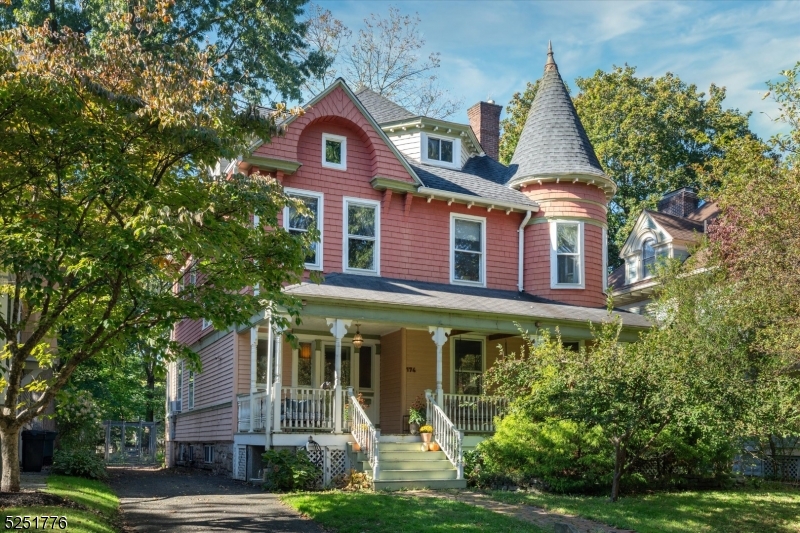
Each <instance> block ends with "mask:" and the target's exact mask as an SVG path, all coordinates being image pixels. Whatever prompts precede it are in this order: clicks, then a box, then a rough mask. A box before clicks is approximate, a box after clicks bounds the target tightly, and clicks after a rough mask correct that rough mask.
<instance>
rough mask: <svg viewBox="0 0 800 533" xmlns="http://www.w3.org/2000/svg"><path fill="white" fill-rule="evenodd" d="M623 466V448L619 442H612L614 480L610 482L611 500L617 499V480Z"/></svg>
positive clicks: (618, 480) (620, 475)
mask: <svg viewBox="0 0 800 533" xmlns="http://www.w3.org/2000/svg"><path fill="white" fill-rule="evenodd" d="M624 467H625V448H624V447H623V446H622V443H621V442H615V443H614V480H613V481H612V483H611V501H612V502H615V501H617V499H619V482H620V479H622V470H623V469H624Z"/></svg>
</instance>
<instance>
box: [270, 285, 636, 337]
mask: <svg viewBox="0 0 800 533" xmlns="http://www.w3.org/2000/svg"><path fill="white" fill-rule="evenodd" d="M285 291H286V292H287V293H289V294H291V295H293V296H296V297H298V298H301V299H306V298H308V299H315V300H316V299H320V300H337V301H340V302H342V303H344V302H345V301H347V302H353V303H358V304H360V305H364V304H367V305H370V304H372V305H376V306H392V307H407V308H424V309H429V310H441V311H443V312H466V313H481V314H487V315H506V316H508V317H509V318H508V320H511V321H513V320H523V319H524V320H525V321H530V320H535V319H543V320H547V321H555V322H561V321H564V322H572V323H575V322H579V323H583V324H586V323H587V322H589V321H591V322H595V323H599V322H604V321H606V320H607V319H608V313H607V311H606V310H605V309H602V308H592V307H579V306H574V305H567V304H563V303H557V302H553V301H551V300H545V299H543V298H538V297H535V296H531V295H530V294H527V293H524V292H522V293H520V292H516V291H504V290H496V289H485V288H481V287H468V286H461V285H449V284H444V283H427V282H421V281H409V280H401V279H390V278H382V277H375V276H359V275H353V274H338V273H335V274H328V275H326V276H325V281H324V283H321V284H316V283H310V282H303V283H301V284H298V285H292V286H289V287H287V288H286V289H285ZM614 314H615V315H619V316H620V317H621V319H622V324H623V326H626V327H629V328H648V327H650V323H649V322H648V320H647V319H646V318H644V317H643V316H641V315H637V314H634V313H630V312H628V311H623V310H615V311H614Z"/></svg>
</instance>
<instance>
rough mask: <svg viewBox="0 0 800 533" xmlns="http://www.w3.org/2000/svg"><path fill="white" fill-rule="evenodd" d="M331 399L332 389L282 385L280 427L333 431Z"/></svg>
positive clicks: (332, 395) (332, 404) (332, 397)
mask: <svg viewBox="0 0 800 533" xmlns="http://www.w3.org/2000/svg"><path fill="white" fill-rule="evenodd" d="M333 400H334V391H333V390H330V389H314V388H311V387H282V388H281V398H280V405H281V429H284V430H286V429H309V430H315V431H319V430H328V431H333V423H334V420H333V413H334V408H335V405H334V401H333ZM340 403H341V402H340Z"/></svg>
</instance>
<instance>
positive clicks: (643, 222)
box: [608, 187, 719, 314]
mask: <svg viewBox="0 0 800 533" xmlns="http://www.w3.org/2000/svg"><path fill="white" fill-rule="evenodd" d="M718 214H719V209H718V208H717V206H716V204H714V203H712V202H705V203H704V202H702V201H701V200H700V198H698V196H697V191H696V190H695V189H693V188H691V187H684V188H681V189H678V190H676V191H672V192H670V193H667V194H665V195H664V197H663V198H662V199H661V200H660V201H659V202H658V207H657V210H656V211H651V210H647V209H646V210H644V211H643V212H642V213H641V214H640V215H639V218H638V219H637V221H636V225H635V226H634V227H633V230H632V231H631V234H630V235H629V236H628V240H627V241H625V245H624V246H623V247H622V250H621V251H620V254H619V257H620V258H621V259H623V260H624V263H623V264H622V265H620V266H619V267H617V269H616V270H614V272H612V273H611V275H610V276H609V278H608V284H609V287H611V289H612V291H613V292H612V296H613V298H614V304H615V305H616V306H618V307H620V308H622V309H627V310H629V311H633V312H635V313H640V314H641V313H644V312H645V310H646V309H645V308H646V306H647V304H648V303H650V301H651V300H652V297H653V293H654V290H655V289H656V287H657V285H658V283H657V282H656V280H655V279H654V276H655V273H656V264H657V263H658V261H659V258H670V259H680V260H681V261H684V260H686V258H688V257H689V255H691V250H692V247H694V246H695V245H696V244H697V243H698V242H700V239H701V237H702V236H703V234H705V232H706V229H707V227H708V223H709V222H710V221H712V220H713V219H714V218H716V216H717V215H718Z"/></svg>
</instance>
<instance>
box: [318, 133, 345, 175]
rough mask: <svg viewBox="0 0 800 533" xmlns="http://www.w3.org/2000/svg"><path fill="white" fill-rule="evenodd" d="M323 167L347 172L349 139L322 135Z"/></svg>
mask: <svg viewBox="0 0 800 533" xmlns="http://www.w3.org/2000/svg"><path fill="white" fill-rule="evenodd" d="M322 166H323V167H325V168H333V169H336V170H347V137H343V136H341V135H333V134H332V133H323V134H322Z"/></svg>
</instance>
